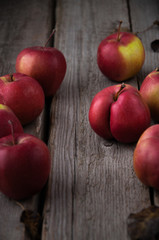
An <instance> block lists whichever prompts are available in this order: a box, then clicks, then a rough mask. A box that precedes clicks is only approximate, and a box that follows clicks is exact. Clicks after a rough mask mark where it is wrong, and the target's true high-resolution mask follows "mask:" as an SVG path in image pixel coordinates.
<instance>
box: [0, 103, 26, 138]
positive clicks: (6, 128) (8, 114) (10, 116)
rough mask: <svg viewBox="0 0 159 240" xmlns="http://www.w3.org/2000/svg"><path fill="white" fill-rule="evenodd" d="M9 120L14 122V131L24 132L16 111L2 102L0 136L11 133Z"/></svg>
mask: <svg viewBox="0 0 159 240" xmlns="http://www.w3.org/2000/svg"><path fill="white" fill-rule="evenodd" d="M8 121H9V122H11V123H12V124H13V129H14V132H16V133H23V127H22V125H21V123H20V121H19V119H18V118H17V116H16V115H15V114H14V112H13V111H12V110H11V109H10V108H9V107H7V106H5V105H3V104H0V138H2V137H4V136H7V135H9V134H10V133H11V128H10V125H9V124H8Z"/></svg>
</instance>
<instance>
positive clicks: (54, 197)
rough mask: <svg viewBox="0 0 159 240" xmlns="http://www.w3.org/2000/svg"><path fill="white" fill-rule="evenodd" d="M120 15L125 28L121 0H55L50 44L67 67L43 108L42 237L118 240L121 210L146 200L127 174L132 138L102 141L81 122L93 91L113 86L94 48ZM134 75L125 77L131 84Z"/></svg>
mask: <svg viewBox="0 0 159 240" xmlns="http://www.w3.org/2000/svg"><path fill="white" fill-rule="evenodd" d="M134 5H135V3H134ZM143 7H144V6H143ZM140 13H141V14H144V13H145V12H144V10H143V9H142V12H140ZM130 17H131V16H130ZM121 19H122V20H123V28H124V29H130V22H129V10H128V6H127V1H104V0H101V1H99V2H98V3H97V1H95V0H92V1H90V0H89V1H77V2H76V4H75V3H74V2H73V1H71V0H69V1H65V0H60V1H58V2H57V8H56V28H57V32H56V37H55V46H56V47H57V48H59V49H60V50H61V51H62V52H63V53H64V55H65V56H66V59H67V65H68V68H67V74H66V77H65V79H64V82H63V83H62V85H61V87H60V90H59V91H58V94H57V95H56V97H55V98H54V99H53V102H52V107H51V112H52V115H51V119H52V120H51V121H52V122H51V130H50V138H49V148H50V151H51V155H52V160H53V163H52V173H51V176H50V179H49V187H48V193H47V199H46V203H45V208H44V224H43V233H42V239H43V240H50V239H56V240H60V239H63V240H66V239H75V240H81V239H87V240H88V239H91V240H93V239H110V240H114V239H121V240H126V239H127V238H128V236H127V229H126V220H127V217H128V215H129V214H130V213H131V212H135V211H138V210H140V209H141V208H142V207H144V206H147V205H148V204H149V203H150V201H149V191H148V189H147V188H146V187H145V186H143V185H142V184H141V183H140V182H139V181H138V180H137V178H136V176H135V174H134V170H133V165H132V159H133V150H134V147H135V144H132V145H124V144H120V143H117V142H115V141H105V140H103V139H101V138H99V137H97V136H96V135H95V133H94V132H93V131H92V130H91V128H90V125H89V121H88V111H89V107H90V103H91V100H92V98H93V96H94V95H95V94H96V93H97V92H98V91H100V90H101V89H103V88H104V87H107V86H110V85H112V84H115V83H114V82H112V81H110V80H109V79H107V78H105V77H104V76H103V75H102V74H101V73H100V71H99V69H98V67H97V63H96V53H97V47H98V45H99V43H100V42H101V40H102V39H104V38H105V37H106V36H107V35H108V34H110V33H112V32H113V31H114V29H116V28H117V26H118V22H119V20H121ZM131 24H132V27H133V30H134V31H135V30H137V29H136V26H135V25H133V24H134V23H133V22H132V23H131ZM138 78H139V79H140V78H141V74H139V76H138ZM136 79H137V78H136V77H134V78H133V79H131V80H129V81H128V83H130V84H132V85H135V86H136V87H137V81H136Z"/></svg>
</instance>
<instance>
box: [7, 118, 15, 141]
mask: <svg viewBox="0 0 159 240" xmlns="http://www.w3.org/2000/svg"><path fill="white" fill-rule="evenodd" d="M8 123H9V125H10V129H11V135H12V144H13V145H15V138H14V129H13V123H12V121H11V120H8Z"/></svg>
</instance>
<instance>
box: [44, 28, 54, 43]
mask: <svg viewBox="0 0 159 240" xmlns="http://www.w3.org/2000/svg"><path fill="white" fill-rule="evenodd" d="M55 32H56V29H53V30H52V33H51V34H50V36H49V38H48V40H47V41H46V43H45V47H46V46H47V44H48V42H49V41H50V39H51V38H52V36H53V35H54V33H55Z"/></svg>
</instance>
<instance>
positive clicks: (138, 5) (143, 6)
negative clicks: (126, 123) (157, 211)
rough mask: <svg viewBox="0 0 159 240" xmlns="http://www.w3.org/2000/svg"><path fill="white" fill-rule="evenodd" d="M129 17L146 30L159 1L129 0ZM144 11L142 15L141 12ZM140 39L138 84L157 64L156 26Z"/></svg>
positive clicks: (157, 199)
mask: <svg viewBox="0 0 159 240" xmlns="http://www.w3.org/2000/svg"><path fill="white" fill-rule="evenodd" d="M130 6H131V17H132V23H133V26H134V28H135V31H137V32H140V31H143V30H146V29H147V28H148V27H149V26H151V25H152V24H153V22H154V21H155V20H158V16H159V1H157V0H153V1H152V2H151V4H150V2H149V1H148V0H146V1H145V0H141V1H137V0H131V1H130ZM143 11H144V13H145V14H144V15H143V14H142V12H143ZM138 35H139V37H140V38H141V39H142V42H143V44H144V47H145V49H146V59H145V63H144V66H143V69H142V71H141V74H140V84H141V83H142V81H143V80H144V78H145V77H146V76H147V74H149V73H150V72H152V71H153V70H154V69H155V68H156V67H158V63H159V54H158V53H157V52H154V51H153V50H152V49H151V42H152V41H154V40H156V39H159V33H158V26H155V25H154V27H152V28H151V29H149V30H147V31H144V32H141V33H139V34H138ZM154 203H155V204H156V205H159V194H158V191H154Z"/></svg>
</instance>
